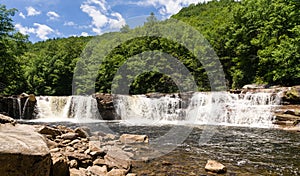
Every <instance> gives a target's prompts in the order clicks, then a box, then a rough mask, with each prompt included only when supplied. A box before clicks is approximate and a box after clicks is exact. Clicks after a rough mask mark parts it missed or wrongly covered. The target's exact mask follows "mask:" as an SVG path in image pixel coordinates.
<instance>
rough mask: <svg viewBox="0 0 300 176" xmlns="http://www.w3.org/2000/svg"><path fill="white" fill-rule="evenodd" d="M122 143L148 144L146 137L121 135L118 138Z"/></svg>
mask: <svg viewBox="0 0 300 176" xmlns="http://www.w3.org/2000/svg"><path fill="white" fill-rule="evenodd" d="M120 141H121V142H122V143H149V138H148V136H147V135H134V134H123V135H121V136H120Z"/></svg>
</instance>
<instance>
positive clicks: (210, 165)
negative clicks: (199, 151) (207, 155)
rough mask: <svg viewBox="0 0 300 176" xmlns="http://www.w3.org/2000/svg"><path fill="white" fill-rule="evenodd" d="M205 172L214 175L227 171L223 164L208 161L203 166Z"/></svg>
mask: <svg viewBox="0 0 300 176" xmlns="http://www.w3.org/2000/svg"><path fill="white" fill-rule="evenodd" d="M205 170H206V171H210V172H214V173H225V172H226V171H227V169H226V167H225V166H224V165H223V164H221V163H219V162H218V161H215V160H208V161H207V163H206V165H205Z"/></svg>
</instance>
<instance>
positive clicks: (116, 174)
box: [106, 169, 127, 176]
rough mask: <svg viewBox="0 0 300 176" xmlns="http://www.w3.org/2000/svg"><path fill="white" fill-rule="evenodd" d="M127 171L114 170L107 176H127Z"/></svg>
mask: <svg viewBox="0 0 300 176" xmlns="http://www.w3.org/2000/svg"><path fill="white" fill-rule="evenodd" d="M126 173H127V171H126V170H124V169H112V170H111V171H109V172H108V173H107V175H106V176H126Z"/></svg>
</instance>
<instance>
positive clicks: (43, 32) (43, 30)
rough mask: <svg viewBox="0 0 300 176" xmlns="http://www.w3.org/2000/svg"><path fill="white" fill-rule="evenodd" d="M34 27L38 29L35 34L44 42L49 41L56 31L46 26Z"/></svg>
mask: <svg viewBox="0 0 300 176" xmlns="http://www.w3.org/2000/svg"><path fill="white" fill-rule="evenodd" d="M33 26H35V27H36V29H35V34H36V36H37V37H39V38H40V39H42V40H47V39H48V36H47V35H49V34H51V33H53V32H54V30H53V29H52V28H50V27H49V26H47V25H45V24H39V23H34V24H33Z"/></svg>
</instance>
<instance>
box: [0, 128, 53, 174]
mask: <svg viewBox="0 0 300 176" xmlns="http://www.w3.org/2000/svg"><path fill="white" fill-rule="evenodd" d="M0 144H1V145H0V163H1V167H0V173H1V176H20V175H26V176H31V175H32V176H37V175H45V176H48V175H50V169H51V156H50V153H49V149H48V147H47V145H46V143H45V141H44V138H43V136H41V135H40V134H38V133H37V132H35V129H34V127H33V126H30V125H19V124H17V125H15V126H13V125H11V124H4V125H0Z"/></svg>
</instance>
